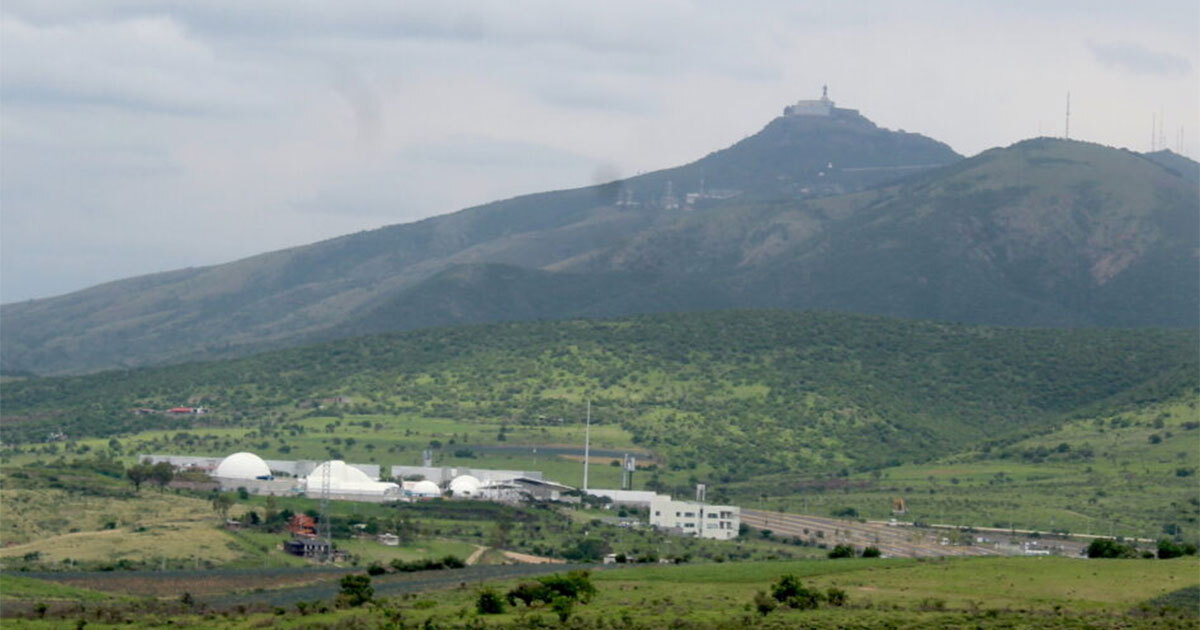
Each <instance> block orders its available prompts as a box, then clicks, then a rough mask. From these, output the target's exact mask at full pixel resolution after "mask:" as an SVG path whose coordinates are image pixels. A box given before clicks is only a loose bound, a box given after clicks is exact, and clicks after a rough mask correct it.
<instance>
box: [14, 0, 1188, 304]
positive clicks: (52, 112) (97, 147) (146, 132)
mask: <svg viewBox="0 0 1200 630" xmlns="http://www.w3.org/2000/svg"><path fill="white" fill-rule="evenodd" d="M1043 5H1044V3H1038V2H1033V1H1032V0H1028V1H1025V2H1018V3H1015V4H1014V3H1005V4H1003V5H996V4H991V3H975V2H949V1H941V0H926V1H923V2H914V3H893V2H864V3H853V4H848V3H840V2H832V1H826V2H805V3H792V2H782V1H773V0H753V1H748V2H740V3H724V2H715V1H714V2H707V1H696V2H688V1H683V0H676V1H668V2H651V3H647V2H642V1H634V0H613V1H611V2H605V3H594V4H592V3H586V4H585V3H563V2H559V1H557V0H537V1H532V0H531V1H529V2H521V3H512V2H508V1H501V0H495V1H488V2H463V3H458V2H456V3H446V2H402V3H401V2H393V1H390V0H386V1H385V0H366V1H355V2H338V3H307V2H301V3H297V2H293V1H286V2H285V1H284V0H271V1H264V2H254V3H248V2H242V1H240V0H212V1H206V2H190V1H183V0H177V1H171V2H161V1H151V0H109V1H107V2H98V1H94V0H62V1H57V2H52V3H51V2H44V1H42V0H6V2H5V3H4V5H3V8H2V9H0V140H2V141H0V161H2V163H3V167H4V168H3V169H0V222H2V225H0V227H2V228H3V229H0V246H2V247H0V274H2V277H0V279H2V282H0V299H2V300H3V301H12V300H18V299H24V298H27V297H31V296H41V295H48V294H52V293H58V292H63V291H67V290H73V289H78V288H82V287H84V286H87V285H89V284H94V283H97V282H100V281H104V280H109V279H115V278H118V277H121V276H126V275H131V274H135V273H141V272H151V271H159V270H164V269H170V268H175V267H180V266H185V265H198V264H209V263H217V262H222V261H225V260H229V259H232V258H235V257H240V256H246V255H251V254H255V253H259V252H262V251H266V250H270V249H275V248H279V247H285V246H289V245H296V244H302V243H306V242H311V241H315V240H319V239H322V238H327V237H331V236H335V235H337V234H341V233H346V232H352V231H356V230H360V229H367V228H372V227H378V226H380V225H383V224H386V223H393V222H402V221H409V220H413V219H417V218H420V217H423V216H428V215H430V214H440V213H444V212H450V211H453V210H457V209H458V208H459V207H461V206H464V205H469V204H474V203H480V202H484V201H488V200H490V199H493V198H495V197H507V196H512V195H516V194H520V193H524V192H537V191H539V190H543V189H550V188H564V187H570V186H578V185H586V184H589V183H592V182H593V180H594V179H595V177H597V175H596V174H597V173H599V172H605V173H614V172H615V173H620V174H625V175H632V174H635V173H637V172H640V171H647V170H651V169H655V168H661V167H666V166H673V165H677V164H680V163H684V162H688V161H691V160H693V159H696V158H698V157H700V156H702V155H704V154H706V153H708V152H710V151H713V150H716V149H719V148H722V147H724V146H726V145H728V144H731V143H732V142H735V141H737V140H738V139H740V138H742V137H744V136H746V135H748V134H751V133H754V132H755V131H757V130H758V129H759V128H760V127H761V126H762V125H764V124H766V123H767V122H768V121H769V120H770V118H771V117H773V116H775V115H777V113H778V112H779V110H780V109H781V108H782V106H783V105H784V104H786V103H787V102H789V101H792V100H794V99H796V98H801V97H806V96H810V95H812V94H814V93H815V92H816V91H817V90H819V89H820V86H821V85H822V84H824V83H828V84H829V85H830V88H831V93H832V95H833V96H834V98H835V99H837V100H838V101H839V103H840V104H842V105H845V106H848V107H856V108H859V109H861V110H862V112H863V113H864V114H865V115H867V116H868V117H870V118H872V119H873V120H875V121H876V122H877V123H879V124H881V125H883V126H888V127H893V128H896V127H902V128H905V129H906V130H909V131H918V132H922V133H925V134H927V135H930V136H933V137H935V138H937V139H939V140H943V141H946V142H948V143H949V144H951V146H953V147H954V148H956V149H958V150H959V151H961V152H964V153H974V152H977V151H979V150H982V149H985V148H987V147H990V146H994V145H1003V144H1009V143H1011V142H1014V141H1016V140H1019V139H1021V138H1024V137H1028V136H1032V135H1035V134H1036V133H1038V130H1039V127H1041V128H1042V131H1043V132H1044V133H1054V132H1057V130H1060V129H1061V116H1062V104H1063V103H1062V100H1063V97H1064V95H1065V92H1066V91H1067V90H1071V92H1072V95H1073V110H1074V111H1073V118H1072V128H1073V129H1074V130H1077V131H1076V133H1074V134H1073V135H1076V136H1081V137H1085V138H1087V139H1091V140H1096V141H1100V142H1106V143H1109V144H1114V145H1119V146H1120V145H1123V146H1130V147H1132V148H1138V149H1141V148H1145V147H1144V146H1142V145H1143V144H1144V142H1143V139H1144V138H1145V137H1146V135H1147V134H1146V133H1145V129H1144V127H1146V126H1147V125H1148V123H1149V115H1150V113H1151V112H1155V113H1161V114H1162V115H1164V116H1165V117H1166V118H1167V120H1168V121H1170V122H1169V124H1171V125H1174V124H1180V125H1186V126H1187V127H1188V128H1189V129H1198V128H1200V124H1198V123H1200V121H1197V120H1196V112H1197V111H1198V110H1200V106H1198V103H1200V94H1198V93H1197V92H1198V91H1200V88H1198V87H1197V85H1198V84H1200V81H1197V78H1196V58H1197V48H1198V44H1200V42H1198V39H1197V38H1198V36H1197V33H1196V32H1195V29H1194V28H1190V27H1189V28H1183V27H1181V26H1180V24H1182V23H1188V24H1191V25H1192V26H1194V23H1195V19H1194V18H1195V17H1196V13H1197V11H1196V9H1195V7H1194V3H1190V2H1174V3H1173V2H1170V0H1161V1H1160V2H1159V4H1158V5H1156V6H1155V7H1153V8H1152V9H1150V10H1147V11H1142V10H1140V9H1139V8H1137V7H1133V6H1131V5H1128V4H1127V3H1120V2H1107V3H1097V2H1078V1H1074V2H1063V3H1051V6H1043ZM1189 20H1191V21H1190V22H1189ZM1125 41H1134V42H1154V45H1153V47H1152V49H1150V48H1142V47H1140V46H1136V45H1122V46H1125V47H1124V48H1121V47H1119V46H1118V48H1116V49H1113V48H1112V46H1113V44H1094V43H1093V44H1091V46H1090V47H1089V42H1110V43H1111V42H1125ZM1106 46H1107V48H1105V47H1106ZM1131 46H1132V47H1131ZM1097 51H1099V52H1097ZM1155 51H1159V52H1155ZM1163 51H1170V52H1163ZM1106 55H1107V56H1106ZM1098 59H1099V60H1101V61H1103V60H1105V59H1107V60H1108V61H1107V62H1106V63H1108V65H1107V66H1105V65H1101V64H1097V63H1096V62H1097V60H1098ZM1112 69H1121V70H1123V72H1121V73H1115V72H1112ZM1164 69H1165V70H1166V71H1167V72H1168V73H1167V74H1162V73H1160V72H1159V71H1160V70H1164ZM1125 71H1128V72H1125ZM1172 72H1173V73H1174V74H1171V73H1172ZM1168 128H1169V129H1170V127H1168ZM1168 135H1170V136H1171V137H1172V138H1173V137H1174V136H1173V134H1168ZM1195 146H1196V144H1195V142H1194V141H1189V144H1188V145H1187V146H1185V149H1186V150H1189V151H1190V152H1191V154H1192V155H1196V154H1197V152H1196V151H1195V149H1194V147H1195Z"/></svg>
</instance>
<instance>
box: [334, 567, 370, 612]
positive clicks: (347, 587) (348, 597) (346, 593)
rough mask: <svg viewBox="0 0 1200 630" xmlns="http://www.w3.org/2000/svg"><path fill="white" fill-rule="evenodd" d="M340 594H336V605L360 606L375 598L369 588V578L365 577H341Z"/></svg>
mask: <svg viewBox="0 0 1200 630" xmlns="http://www.w3.org/2000/svg"><path fill="white" fill-rule="evenodd" d="M340 585H341V592H339V593H338V598H337V599H338V604H340V605H344V606H361V605H363V604H365V603H367V602H369V601H371V598H372V597H374V596H375V589H374V588H373V587H372V586H371V578H370V577H368V576H366V575H345V576H342V581H341V583H340Z"/></svg>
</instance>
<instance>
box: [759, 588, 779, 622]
mask: <svg viewBox="0 0 1200 630" xmlns="http://www.w3.org/2000/svg"><path fill="white" fill-rule="evenodd" d="M778 605H779V604H777V603H776V602H775V599H774V598H772V597H769V596H767V594H766V593H764V592H762V591H759V592H757V593H755V594H754V609H755V610H757V611H758V614H760V615H762V616H764V617H765V616H767V615H769V614H771V611H772V610H775V607H776V606H778Z"/></svg>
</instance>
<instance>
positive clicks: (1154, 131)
mask: <svg viewBox="0 0 1200 630" xmlns="http://www.w3.org/2000/svg"><path fill="white" fill-rule="evenodd" d="M1157 139H1158V114H1154V113H1151V114H1150V152H1151V153H1154V149H1155V146H1154V143H1155V141H1156V140H1157Z"/></svg>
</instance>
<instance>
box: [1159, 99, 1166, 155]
mask: <svg viewBox="0 0 1200 630" xmlns="http://www.w3.org/2000/svg"><path fill="white" fill-rule="evenodd" d="M1166 120H1167V112H1166V111H1165V110H1163V109H1159V110H1158V146H1159V147H1161V148H1163V149H1165V148H1167V134H1165V133H1163V126H1164V125H1165V123H1166Z"/></svg>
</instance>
